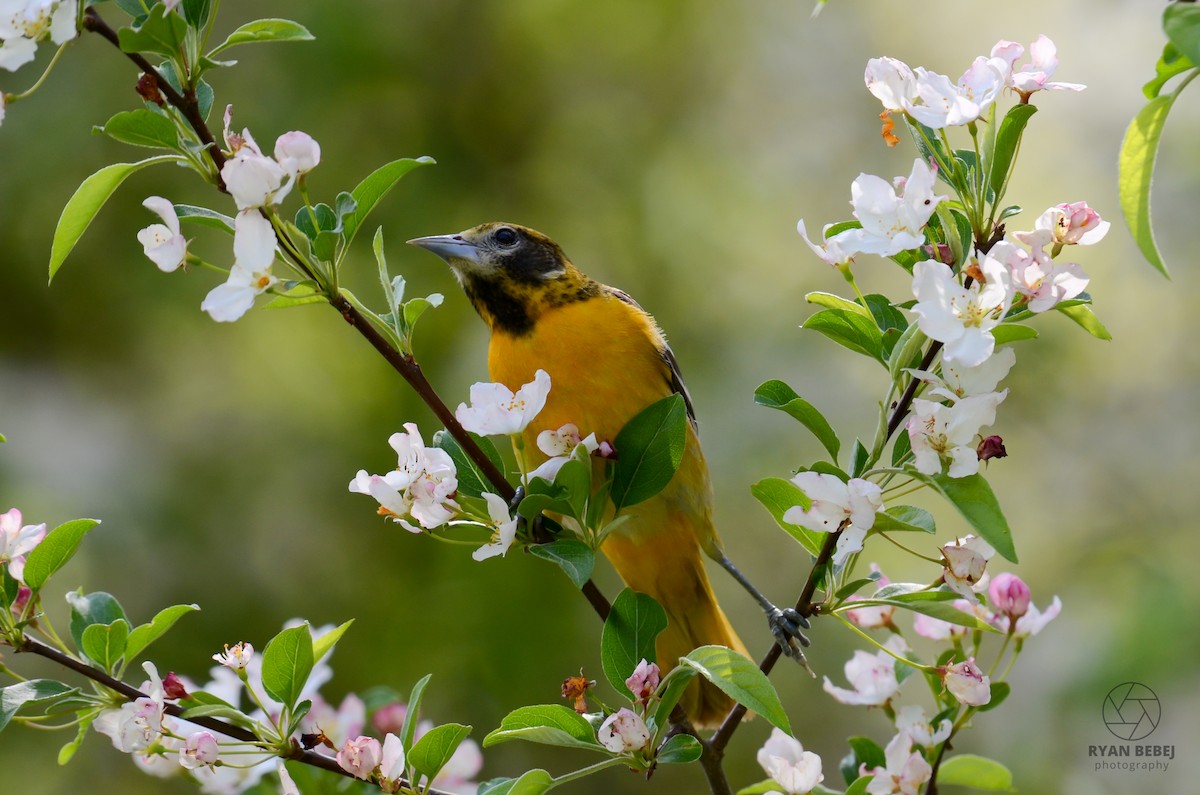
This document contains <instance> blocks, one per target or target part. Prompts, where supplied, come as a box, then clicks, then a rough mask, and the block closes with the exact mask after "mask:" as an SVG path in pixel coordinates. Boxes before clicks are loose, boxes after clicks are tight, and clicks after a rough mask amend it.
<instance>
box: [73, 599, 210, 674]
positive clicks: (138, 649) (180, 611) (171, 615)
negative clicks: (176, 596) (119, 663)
mask: <svg viewBox="0 0 1200 795" xmlns="http://www.w3.org/2000/svg"><path fill="white" fill-rule="evenodd" d="M199 609H200V606H199V605H172V606H171V607H168V608H166V609H164V610H160V611H159V612H158V614H157V615H156V616H154V618H152V619H151V620H150V623H149V624H142V625H141V626H140V627H136V628H135V629H134V630H133V631H132V632H130V633H129V642H128V643H127V644H126V646H125V657H126V661H127V662H132V661H133V660H136V659H137V658H138V655H139V654H141V653H142V652H143V651H145V650H146V647H147V646H149V645H150V644H151V643H153V642H154V641H156V640H158V639H159V638H161V637H162V636H163V635H165V634H166V632H167V630H169V629H170V628H171V627H173V626H175V622H176V621H178V620H179V619H181V618H183V617H184V616H185V615H187V614H188V613H193V612H195V611H197V610H199ZM93 659H95V658H93Z"/></svg>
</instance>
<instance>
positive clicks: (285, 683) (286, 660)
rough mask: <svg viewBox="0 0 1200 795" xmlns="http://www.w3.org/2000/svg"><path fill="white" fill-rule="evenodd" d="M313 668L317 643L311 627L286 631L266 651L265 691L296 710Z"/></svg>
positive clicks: (271, 641)
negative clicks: (314, 641) (314, 640)
mask: <svg viewBox="0 0 1200 795" xmlns="http://www.w3.org/2000/svg"><path fill="white" fill-rule="evenodd" d="M312 667H313V642H312V634H311V633H310V632H309V629H308V624H307V623H305V624H301V625H300V626H298V627H292V628H291V629H285V630H284V631H283V632H280V633H279V634H278V635H276V636H275V637H273V638H271V640H270V641H268V642H267V647H266V648H265V649H263V656H262V683H263V689H264V690H266V691H267V695H269V696H270V697H271V698H273V699H275V700H276V701H279V702H282V703H283V704H285V705H286V706H287V707H289V708H291V707H294V706H295V705H296V701H297V700H298V699H299V698H300V691H301V690H303V689H304V685H305V683H306V682H308V675H309V674H310V673H312Z"/></svg>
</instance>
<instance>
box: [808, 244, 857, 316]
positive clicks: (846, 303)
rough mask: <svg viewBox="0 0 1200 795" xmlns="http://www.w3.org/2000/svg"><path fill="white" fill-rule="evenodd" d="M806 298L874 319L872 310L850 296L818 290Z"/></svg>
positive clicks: (832, 307)
mask: <svg viewBox="0 0 1200 795" xmlns="http://www.w3.org/2000/svg"><path fill="white" fill-rule="evenodd" d="M854 226H856V227H858V226H861V224H858V223H855V224H854ZM829 231H831V232H832V231H833V230H832V229H831V230H829ZM804 300H805V301H808V302H809V303H810V304H816V305H817V306H823V307H825V308H826V309H838V310H841V311H844V312H853V313H854V314H856V315H862V316H863V317H865V318H868V319H874V318H872V316H871V312H870V310H869V309H867V308H866V307H865V306H863V305H862V304H860V303H858V302H857V301H851V300H850V299H849V298H842V297H841V296H840V295H834V294H833V293H826V292H821V291H820V290H817V291H815V292H811V293H808V294H806V295H805V296H804Z"/></svg>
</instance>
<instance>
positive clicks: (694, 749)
mask: <svg viewBox="0 0 1200 795" xmlns="http://www.w3.org/2000/svg"><path fill="white" fill-rule="evenodd" d="M703 753H704V748H703V747H701V745H700V741H699V740H697V739H696V738H695V737H693V736H692V735H690V734H676V735H675V736H673V737H669V738H667V741H666V742H665V743H663V745H662V748H659V749H658V754H657V755H656V756H655V757H654V758H655V760H656V761H657V762H659V763H660V764H664V765H672V764H674V765H686V764H687V763H688V762H695V761H696V760H697V759H699V758H700V755H701V754H703Z"/></svg>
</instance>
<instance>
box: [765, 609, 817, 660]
mask: <svg viewBox="0 0 1200 795" xmlns="http://www.w3.org/2000/svg"><path fill="white" fill-rule="evenodd" d="M767 625H768V626H769V627H770V628H771V634H772V635H773V636H774V637H775V642H776V643H778V644H779V649H780V650H781V651H782V652H783V653H784V655H785V656H787V657H791V658H792V659H793V660H795V661H796V662H798V663H801V664H806V662H807V661H806V660H805V659H804V651H803V650H802V649H801V647H802V646H808V645H809V644H810V643H811V641H810V640H809V639H808V636H807V635H805V634H804V633H803V632H801V631H800V630H801V629H808V619H807V618H805V617H804V616H802V615H801V614H800V613H799V612H798V611H796V610H793V609H792V608H790V607H789V608H787V609H785V610H780V609H779V608H778V607H776V608H772V609H771V610H768V611H767Z"/></svg>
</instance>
